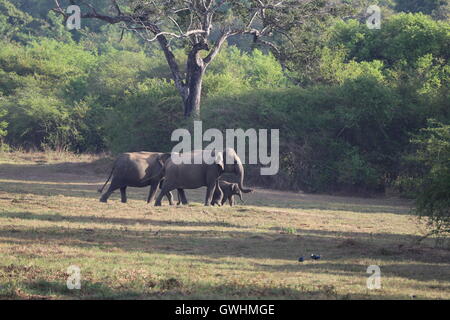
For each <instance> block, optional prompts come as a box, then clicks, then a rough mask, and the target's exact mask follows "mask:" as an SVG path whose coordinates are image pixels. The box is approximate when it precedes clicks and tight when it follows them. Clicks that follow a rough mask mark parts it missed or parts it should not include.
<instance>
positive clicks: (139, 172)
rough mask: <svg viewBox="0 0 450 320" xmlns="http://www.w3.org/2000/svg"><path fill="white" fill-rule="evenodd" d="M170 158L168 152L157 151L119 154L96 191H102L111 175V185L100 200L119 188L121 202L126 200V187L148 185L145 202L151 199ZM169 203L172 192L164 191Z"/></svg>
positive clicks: (104, 200) (103, 199)
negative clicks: (148, 189) (100, 186)
mask: <svg viewBox="0 0 450 320" xmlns="http://www.w3.org/2000/svg"><path fill="white" fill-rule="evenodd" d="M169 158H170V153H159V152H144V151H141V152H129V153H122V154H121V155H119V156H118V157H117V159H116V161H115V162H114V165H113V168H112V170H111V173H110V175H109V177H108V180H106V182H105V184H104V185H103V187H102V188H100V189H99V190H98V192H103V189H104V188H105V187H106V185H107V184H108V182H109V180H110V179H111V177H112V180H111V185H110V186H109V188H108V190H107V191H106V192H105V193H104V194H103V195H102V196H101V197H100V201H101V202H107V201H108V198H109V197H110V196H111V194H112V193H113V192H114V191H115V190H117V189H120V195H121V200H122V202H123V203H126V202H127V193H126V189H127V187H137V188H142V187H147V186H150V192H149V195H148V198H147V202H150V201H152V200H153V198H154V196H155V193H156V190H157V188H158V185H160V184H161V183H162V181H163V178H164V165H165V162H166V161H167V160H168V159H169ZM164 195H166V196H167V199H168V200H169V202H170V204H173V202H172V199H173V197H172V193H170V192H166V193H164Z"/></svg>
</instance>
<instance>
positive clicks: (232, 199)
mask: <svg viewBox="0 0 450 320" xmlns="http://www.w3.org/2000/svg"><path fill="white" fill-rule="evenodd" d="M228 202H229V203H230V207H232V206H233V205H234V196H233V195H231V196H230V197H229V198H228Z"/></svg>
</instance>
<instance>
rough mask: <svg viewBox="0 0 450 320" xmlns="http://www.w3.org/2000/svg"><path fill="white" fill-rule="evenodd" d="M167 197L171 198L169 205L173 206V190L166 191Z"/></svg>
mask: <svg viewBox="0 0 450 320" xmlns="http://www.w3.org/2000/svg"><path fill="white" fill-rule="evenodd" d="M166 197H167V200H169V205H171V206H173V195H172V192H170V191H169V192H167V193H166Z"/></svg>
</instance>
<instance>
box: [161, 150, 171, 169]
mask: <svg viewBox="0 0 450 320" xmlns="http://www.w3.org/2000/svg"><path fill="white" fill-rule="evenodd" d="M170 156H171V154H170V153H163V154H161V155H159V157H158V162H159V164H160V165H161V167H164V165H165V163H166V161H167V160H168V159H169V158H170Z"/></svg>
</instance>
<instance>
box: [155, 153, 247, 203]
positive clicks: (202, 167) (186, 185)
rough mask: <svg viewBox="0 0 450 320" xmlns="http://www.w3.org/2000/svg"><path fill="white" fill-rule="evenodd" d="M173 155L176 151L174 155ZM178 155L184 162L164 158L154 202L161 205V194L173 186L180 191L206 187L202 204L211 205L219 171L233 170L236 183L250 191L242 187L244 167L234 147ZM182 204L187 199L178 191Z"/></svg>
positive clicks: (231, 171) (172, 188)
mask: <svg viewBox="0 0 450 320" xmlns="http://www.w3.org/2000/svg"><path fill="white" fill-rule="evenodd" d="M174 156H177V155H174ZM180 156H181V157H183V158H184V160H185V161H184V162H182V163H180V159H179V158H177V160H176V159H175V158H174V157H173V156H172V157H171V158H170V159H168V160H167V161H166V162H165V178H164V184H163V186H162V189H161V191H160V193H159V195H158V197H157V198H156V202H155V206H160V205H161V200H162V198H163V197H164V195H165V194H166V193H168V192H170V191H172V190H174V189H178V191H179V192H180V191H181V192H183V190H182V189H197V188H200V187H206V197H205V206H209V205H211V201H212V198H213V194H214V190H215V189H216V187H217V188H219V185H218V178H219V177H220V176H221V175H222V173H225V172H226V173H234V174H236V175H237V176H238V178H239V182H238V186H239V189H241V191H242V192H244V193H248V192H251V191H252V190H251V189H246V188H244V167H243V166H242V161H241V159H240V158H239V156H238V155H237V153H236V151H234V149H231V148H227V149H225V150H224V151H223V152H214V151H210V150H209V151H206V150H196V151H192V152H185V153H183V154H182V155H180ZM204 156H206V157H210V158H209V161H204V160H203V161H198V162H196V161H195V160H194V159H195V158H196V157H197V159H206V158H205V157H204ZM181 196H182V197H181V200H182V202H183V204H186V203H187V200H186V197H185V195H184V192H183V193H182V194H181Z"/></svg>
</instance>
